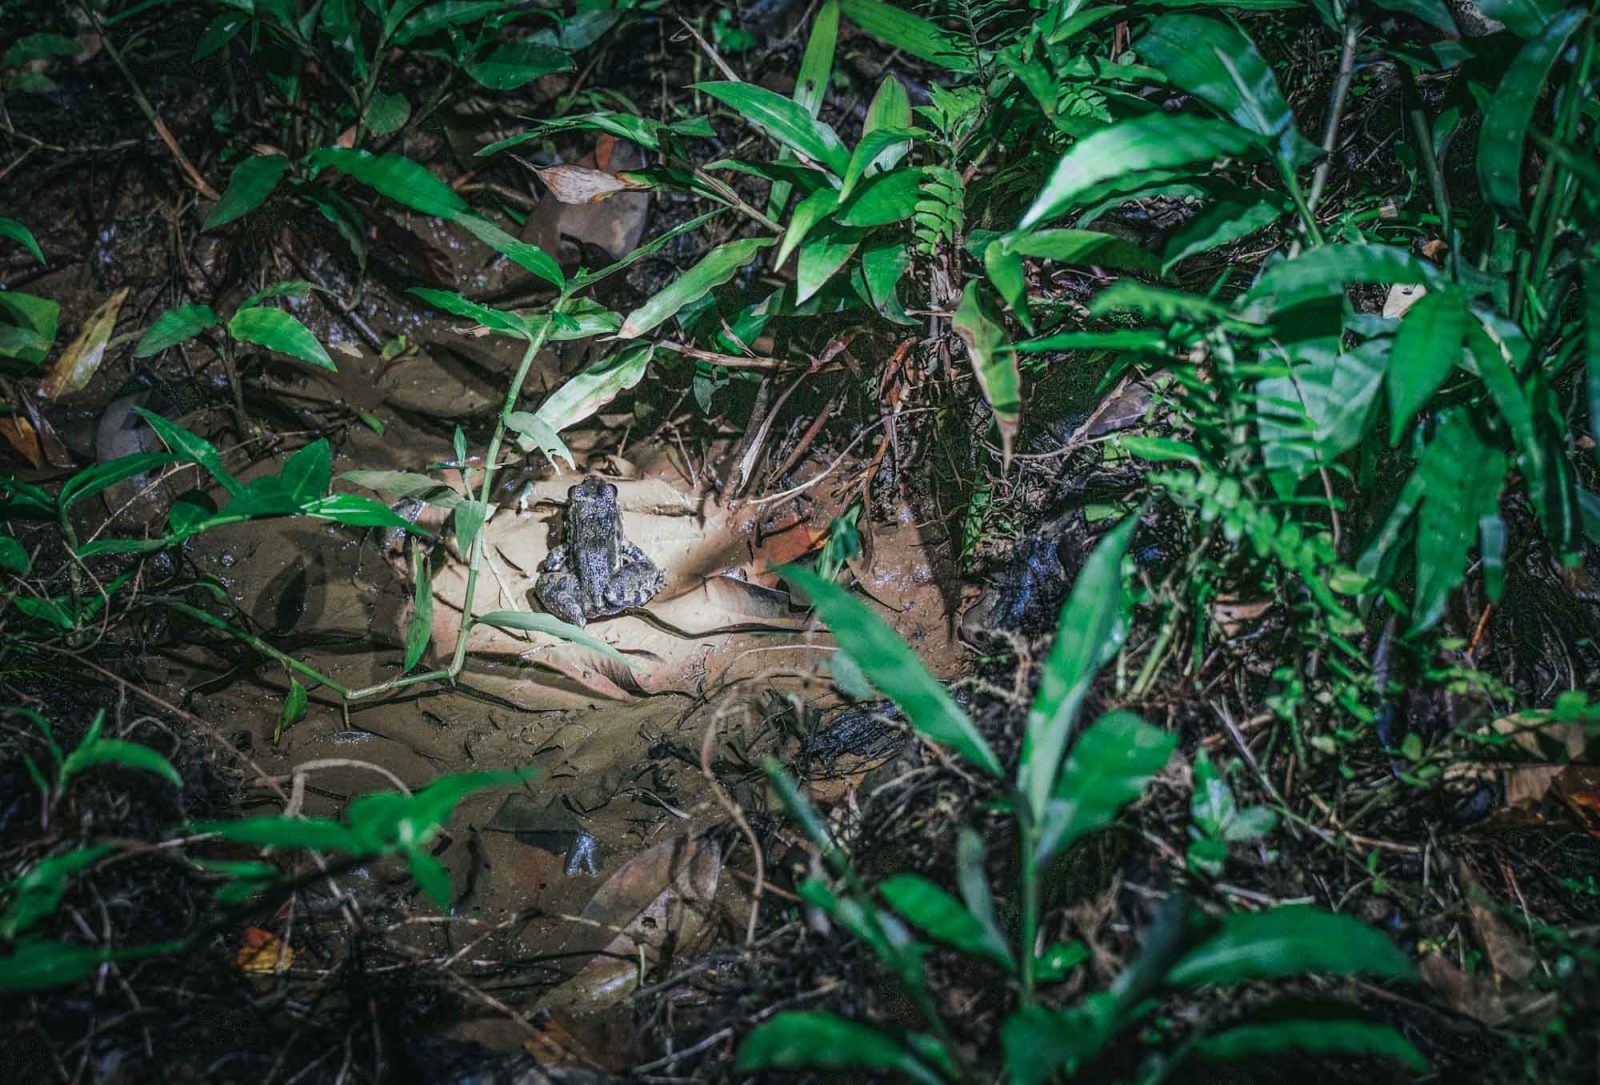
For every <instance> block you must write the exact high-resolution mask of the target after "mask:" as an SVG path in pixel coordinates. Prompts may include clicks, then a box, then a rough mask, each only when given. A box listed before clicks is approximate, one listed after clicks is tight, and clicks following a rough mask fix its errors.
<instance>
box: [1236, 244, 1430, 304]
mask: <svg viewBox="0 0 1600 1085" xmlns="http://www.w3.org/2000/svg"><path fill="white" fill-rule="evenodd" d="M1358 283H1383V284H1395V283H1406V284H1418V283H1420V284H1422V285H1424V286H1427V287H1429V288H1430V289H1431V288H1435V287H1442V286H1444V285H1445V278H1444V275H1443V273H1442V272H1440V271H1439V269H1438V268H1436V267H1434V266H1433V265H1432V264H1430V263H1428V261H1426V260H1424V259H1423V258H1422V257H1420V256H1414V255H1412V254H1411V253H1409V252H1407V251H1406V250H1405V249H1400V248H1395V247H1393V246H1389V245H1372V244H1365V243H1355V244H1333V245H1321V246H1318V247H1316V248H1312V249H1307V250H1306V251H1305V252H1303V253H1301V254H1300V255H1299V256H1296V257H1294V258H1293V259H1288V260H1279V261H1277V262H1275V263H1273V264H1271V265H1270V266H1268V267H1267V268H1265V269H1264V270H1263V271H1262V272H1261V275H1260V276H1259V277H1258V278H1257V279H1256V281H1255V284H1254V285H1253V286H1251V287H1250V291H1249V293H1248V294H1247V295H1246V298H1247V300H1250V301H1254V302H1265V303H1271V304H1273V305H1275V306H1276V308H1278V309H1283V308H1287V307H1288V306H1289V305H1291V304H1299V303H1301V302H1304V301H1307V300H1310V299H1312V298H1318V297H1328V296H1331V295H1334V294H1341V293H1343V292H1344V291H1345V290H1347V289H1348V288H1349V287H1351V286H1353V285H1356V284H1358Z"/></svg>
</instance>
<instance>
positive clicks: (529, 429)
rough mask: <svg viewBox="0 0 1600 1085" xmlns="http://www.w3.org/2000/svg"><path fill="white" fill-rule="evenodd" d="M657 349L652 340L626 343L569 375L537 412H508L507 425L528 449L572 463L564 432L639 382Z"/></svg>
mask: <svg viewBox="0 0 1600 1085" xmlns="http://www.w3.org/2000/svg"><path fill="white" fill-rule="evenodd" d="M654 352H655V348H654V347H653V346H652V345H651V344H649V343H625V344H623V346H622V348H621V349H619V350H617V351H614V352H613V353H611V354H608V355H606V356H605V357H603V358H601V359H600V360H599V361H597V362H595V363H594V364H593V365H591V366H589V368H587V369H585V370H584V371H583V372H581V373H577V374H574V375H573V376H571V377H569V378H567V381H566V383H564V384H562V386H561V387H560V388H557V389H556V390H555V391H554V392H551V393H550V395H549V397H548V398H546V399H545V401H544V402H543V403H541V404H539V409H538V410H537V411H535V412H534V413H533V414H531V415H530V414H528V413H527V412H526V411H514V412H512V413H511V414H509V415H507V416H506V425H507V426H508V427H510V429H511V430H512V431H513V432H514V433H516V434H517V444H518V446H519V447H521V449H522V450H523V451H524V452H531V451H533V450H534V449H535V448H538V449H540V450H542V451H543V452H544V454H545V455H546V456H547V457H549V458H550V460H551V462H552V463H553V462H555V458H556V456H557V455H562V456H564V457H565V458H566V459H567V461H568V463H569V464H571V462H572V457H571V454H570V453H568V452H567V449H566V446H565V445H564V444H562V443H561V441H560V438H559V436H558V435H559V434H560V432H561V431H562V430H564V429H566V428H568V427H569V426H575V425H577V424H578V423H579V422H582V421H583V420H584V419H586V418H589V417H590V416H592V415H593V414H594V413H595V412H596V411H598V410H600V408H602V407H604V406H605V405H606V404H608V403H610V402H611V401H612V400H614V399H616V398H617V396H619V395H621V394H622V393H623V392H625V391H627V390H628V389H630V388H632V387H634V386H635V385H636V384H638V383H639V381H640V380H642V379H643V378H644V374H645V371H646V369H648V368H649V365H650V360H651V358H652V357H653V356H654Z"/></svg>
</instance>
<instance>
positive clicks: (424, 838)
mask: <svg viewBox="0 0 1600 1085" xmlns="http://www.w3.org/2000/svg"><path fill="white" fill-rule="evenodd" d="M535 772H536V770H535V769H532V768H528V769H522V770H520V771H517V772H456V773H451V774H450V775H449V776H441V777H440V778H439V779H437V780H435V781H434V782H433V783H431V784H429V785H428V786H427V787H425V788H423V789H422V790H421V791H418V792H416V793H415V794H413V795H402V794H400V793H399V792H396V791H379V792H375V793H372V794H367V795H363V796H361V798H359V799H356V800H355V801H354V802H352V803H351V804H350V809H349V812H348V813H347V814H346V815H345V816H346V818H347V820H348V821H349V823H350V829H351V831H352V832H353V834H354V836H355V839H356V840H357V842H358V847H359V848H360V849H361V850H365V851H367V852H369V853H380V854H381V853H392V852H394V851H405V852H408V853H409V852H412V851H415V850H416V849H418V848H420V847H422V846H424V845H425V844H427V842H428V841H429V840H431V839H432V838H433V837H434V836H435V835H437V834H438V832H439V830H440V829H442V828H443V827H444V825H445V823H446V822H447V821H449V820H450V816H451V815H452V814H453V813H454V812H455V808H456V805H457V804H458V803H460V802H461V800H462V799H464V798H466V797H467V796H468V795H471V794H473V793H474V792H477V791H483V790H485V789H487V788H493V787H512V786H515V785H516V784H519V783H521V782H523V781H524V780H527V779H529V778H530V777H532V776H533V775H534V774H535Z"/></svg>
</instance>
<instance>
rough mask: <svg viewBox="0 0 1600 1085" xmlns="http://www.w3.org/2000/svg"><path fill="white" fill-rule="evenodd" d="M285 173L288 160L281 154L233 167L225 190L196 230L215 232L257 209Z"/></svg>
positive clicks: (258, 156)
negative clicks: (218, 228)
mask: <svg viewBox="0 0 1600 1085" xmlns="http://www.w3.org/2000/svg"><path fill="white" fill-rule="evenodd" d="M288 169H289V160H288V159H287V158H285V157H284V156H283V155H281V154H264V155H256V156H255V157H254V158H247V159H245V160H244V161H243V162H240V163H239V164H238V165H237V166H235V167H233V176H231V177H229V178H228V187H227V188H226V189H224V190H223V193H222V198H221V199H219V200H218V201H217V205H216V206H215V207H213V208H212V209H211V214H209V215H207V216H206V221H205V225H203V226H201V227H200V228H201V229H202V230H215V229H216V228H217V227H218V226H226V225H227V224H228V223H230V222H232V221H233V220H234V219H236V218H239V217H240V216H242V215H247V214H249V213H250V212H251V211H254V210H255V209H256V208H258V207H260V206H261V204H262V202H263V201H265V200H266V198H267V197H268V196H270V195H272V190H273V189H275V188H277V187H278V182H279V181H281V180H283V175H284V174H285V173H286V172H287V171H288Z"/></svg>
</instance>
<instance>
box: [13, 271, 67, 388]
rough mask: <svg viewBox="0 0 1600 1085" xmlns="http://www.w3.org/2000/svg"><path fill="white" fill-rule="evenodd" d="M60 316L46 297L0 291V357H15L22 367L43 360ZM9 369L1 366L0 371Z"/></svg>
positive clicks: (57, 308)
mask: <svg viewBox="0 0 1600 1085" xmlns="http://www.w3.org/2000/svg"><path fill="white" fill-rule="evenodd" d="M60 315H61V306H60V305H59V304H58V303H57V302H54V301H51V300H50V299H49V298H40V297H35V296H34V295H32V294H24V293H22V292H21V291H20V290H0V318H3V319H0V358H14V359H15V360H16V361H18V362H20V363H22V365H23V367H24V368H25V369H26V368H30V367H32V366H36V365H38V364H39V363H40V362H42V361H44V360H45V356H46V355H48V354H49V353H50V344H52V343H54V342H55V339H56V321H57V318H59V317H60ZM9 371H10V369H9V367H7V368H0V373H5V372H9Z"/></svg>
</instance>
